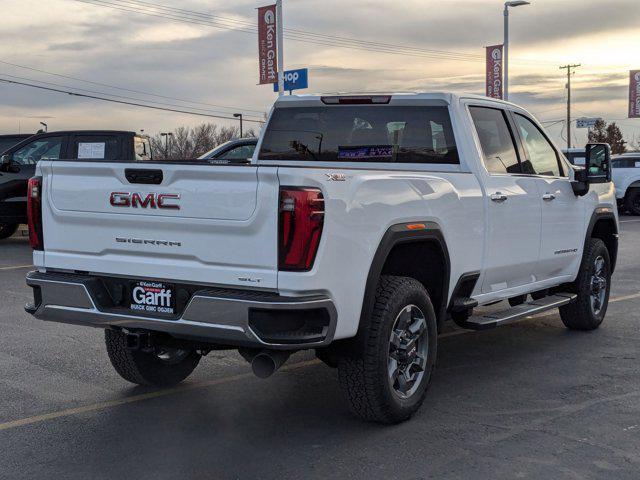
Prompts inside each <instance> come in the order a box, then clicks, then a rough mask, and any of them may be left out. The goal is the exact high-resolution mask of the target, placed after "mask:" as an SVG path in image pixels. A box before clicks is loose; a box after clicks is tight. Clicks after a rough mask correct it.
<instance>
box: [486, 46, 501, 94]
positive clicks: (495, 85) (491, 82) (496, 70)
mask: <svg viewBox="0 0 640 480" xmlns="http://www.w3.org/2000/svg"><path fill="white" fill-rule="evenodd" d="M486 48H487V97H491V98H502V45H493V46H492V47H486Z"/></svg>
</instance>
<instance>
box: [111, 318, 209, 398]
mask: <svg viewBox="0 0 640 480" xmlns="http://www.w3.org/2000/svg"><path fill="white" fill-rule="evenodd" d="M104 338H105V344H106V346H107V353H108V355H109V360H111V364H112V365H113V368H115V370H116V372H118V374H119V375H120V376H121V377H122V378H124V379H125V380H127V381H128V382H131V383H136V384H138V385H146V386H155V387H170V386H173V385H177V384H178V383H180V382H182V381H183V380H184V379H185V378H187V377H188V376H189V375H191V372H193V370H194V369H195V368H196V367H197V366H198V363H199V362H200V358H201V356H200V355H199V354H198V353H197V352H195V351H193V350H192V351H181V353H180V355H179V356H178V357H177V359H176V358H174V359H173V360H172V361H168V360H164V359H162V358H161V357H160V356H158V355H157V354H154V353H147V352H143V351H140V350H130V349H128V348H127V342H126V335H125V334H124V333H122V332H120V331H117V330H105V336H104Z"/></svg>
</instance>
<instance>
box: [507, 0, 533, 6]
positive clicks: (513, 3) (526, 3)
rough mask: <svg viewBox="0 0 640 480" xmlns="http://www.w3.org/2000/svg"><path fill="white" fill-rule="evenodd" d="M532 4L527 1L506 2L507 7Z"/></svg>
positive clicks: (513, 0)
mask: <svg viewBox="0 0 640 480" xmlns="http://www.w3.org/2000/svg"><path fill="white" fill-rule="evenodd" d="M530 4H531V2H527V1H525V0H512V1H510V2H504V6H505V7H519V6H521V5H530Z"/></svg>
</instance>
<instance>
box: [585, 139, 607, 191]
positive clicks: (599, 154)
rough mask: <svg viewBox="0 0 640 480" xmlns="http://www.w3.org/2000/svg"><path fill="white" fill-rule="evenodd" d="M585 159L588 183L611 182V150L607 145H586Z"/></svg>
mask: <svg viewBox="0 0 640 480" xmlns="http://www.w3.org/2000/svg"><path fill="white" fill-rule="evenodd" d="M585 157H586V158H585V168H586V170H587V177H588V179H589V183H607V182H610V181H611V148H610V147H609V144H608V143H589V144H587V147H586V155H585Z"/></svg>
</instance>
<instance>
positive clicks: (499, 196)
mask: <svg viewBox="0 0 640 480" xmlns="http://www.w3.org/2000/svg"><path fill="white" fill-rule="evenodd" d="M490 198H491V201H492V202H497V203H502V202H505V201H506V200H507V198H508V197H507V196H506V195H505V194H504V193H502V192H496V193H492V194H491V197H490Z"/></svg>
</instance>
